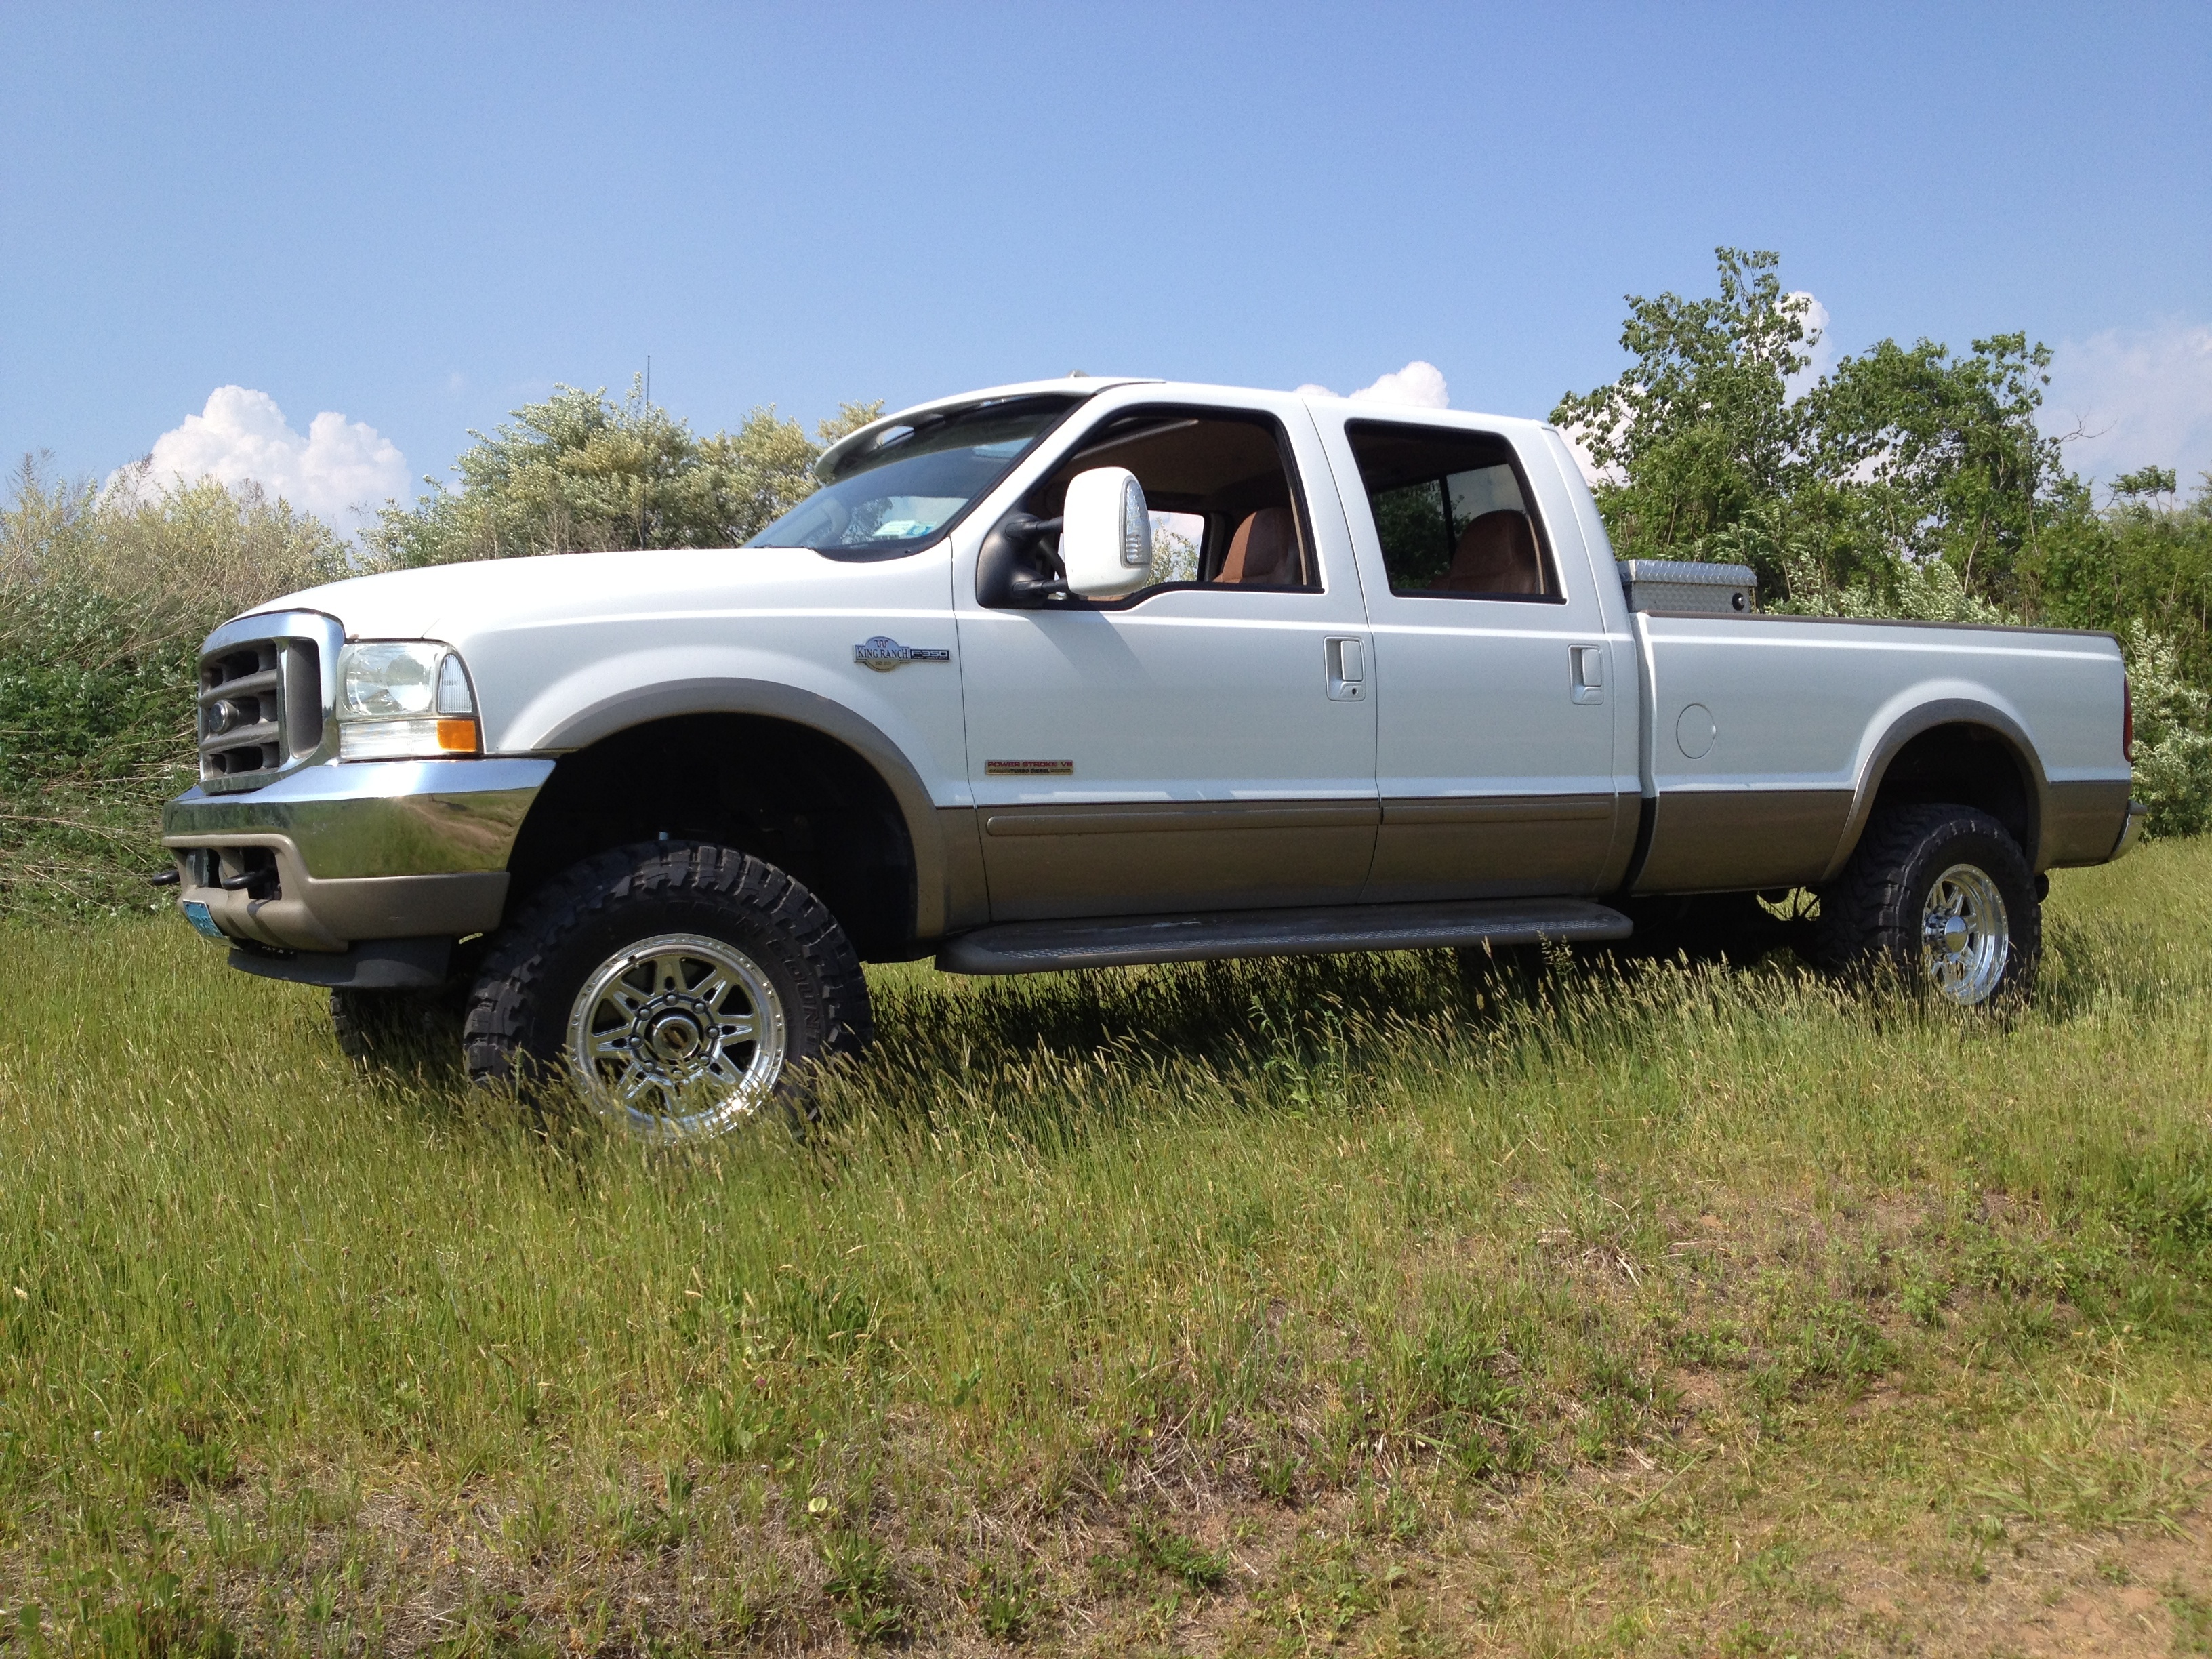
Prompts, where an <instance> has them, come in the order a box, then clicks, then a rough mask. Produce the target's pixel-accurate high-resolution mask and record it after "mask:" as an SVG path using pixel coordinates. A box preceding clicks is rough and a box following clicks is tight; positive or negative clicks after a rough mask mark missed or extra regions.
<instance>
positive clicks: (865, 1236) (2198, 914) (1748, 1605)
mask: <svg viewBox="0 0 2212 1659" xmlns="http://www.w3.org/2000/svg"><path fill="white" fill-rule="evenodd" d="M2050 917H2051V920H2050V931H2049V938H2050V940H2051V954H2050V957H2049V960H2048V963H2047V965H2046V969H2045V988H2044V990H2043V993H2042V994H2041V995H2040V997H2039V1000H2038V1002H2037V1004H2036V1006H2034V1007H2033V1008H2032V1009H2030V1010H2028V1011H2026V1012H2021V1013H2020V1014H2018V1015H2017V1016H2015V1018H2012V1019H2010V1020H2009V1021H2008V1022H1994V1021H1987V1020H1961V1019H1954V1018H1948V1017H1945V1016H1941V1015H1935V1014H1929V1013H1923V1012H1917V1011H1915V1010H1913V1009H1911V1008H1909V1007H1905V1006H1899V1004H1896V1003H1894V1002H1885V1001H1883V1000H1862V999H1858V998H1855V997H1852V996H1848V995H1844V994H1840V993H1838V992H1837V991H1835V990H1833V989H1832V988H1830V987H1827V986H1826V985H1824V984H1823V983H1821V982H1820V981H1815V980H1813V979H1810V978H1808V977H1807V976H1805V975H1802V974H1801V973H1800V972H1798V971H1797V970H1796V969H1795V968H1793V967H1791V966H1790V965H1788V964H1786V963H1767V964H1765V965H1764V966H1762V967H1760V968H1758V969H1753V970H1750V971H1747V972H1746V971H1703V970H1701V971H1694V972H1693V971H1689V970H1686V969H1675V968H1664V967H1662V968H1658V969H1637V970H1633V971H1631V972H1629V973H1627V974H1626V975H1622V974H1619V973H1615V972H1613V971H1611V970H1603V971H1601V970H1596V969H1577V968H1572V967H1564V966H1563V967H1561V968H1559V969H1556V970H1555V971H1554V972H1553V973H1552V974H1551V975H1547V977H1546V978H1545V979H1544V980H1543V981H1541V982H1540V983H1534V984H1531V983H1528V982H1525V981H1514V982H1508V981H1498V980H1494V979H1487V978H1485V977H1482V976H1480V975H1476V976H1465V975H1462V973H1461V972H1460V971H1459V970H1458V969H1457V968H1456V966H1455V963H1454V962H1453V960H1452V958H1451V957H1449V956H1438V957H1412V956H1407V957H1375V958H1355V959H1347V960H1342V961H1334V962H1311V963H1274V964H1254V965H1238V966H1225V967H1212V968H1204V969H1198V968H1193V969H1152V970H1136V971H1128V972H1123V973H1117V974H1112V975H1096V976H1077V975H1069V976H1054V977H1049V978H1040V979H1036V980H1031V981H997V982H985V981H961V980H957V979H951V978H945V977H940V976H939V975H934V974H933V973H931V972H930V971H928V970H927V969H921V968H912V969H890V970H884V971H880V972H878V973H877V975H876V977H875V980H874V983H875V987H876V992H877V997H878V1026H879V1029H880V1030H881V1031H882V1032H883V1034H884V1041H883V1043H882V1046H881V1048H879V1050H878V1052H877V1054H876V1055H875V1056H874V1058H873V1059H872V1060H871V1062H870V1063H869V1064H868V1065H867V1066H866V1068H865V1069H862V1070H860V1071H857V1072H855V1073H853V1074H851V1075H849V1076H847V1077H843V1078H841V1079H836V1080H835V1082H834V1083H833V1085H832V1086H831V1088H830V1089H829V1099H828V1115H827V1121H825V1123H824V1125H823V1127H822V1128H821V1130H820V1131H819V1132H818V1133H816V1134H815V1135H813V1136H812V1137H811V1138H810V1139H808V1140H806V1141H805V1142H804V1143H800V1142H797V1141H794V1140H793V1139H792V1138H791V1137H790V1136H788V1135H787V1134H786V1133H782V1132H781V1130H778V1129H776V1128H775V1127H770V1126H763V1127H762V1128H761V1129H760V1130H759V1131H758V1132H757V1133H749V1134H746V1135H744V1136H740V1137H738V1138H737V1139H734V1140H733V1141H732V1142H730V1143H728V1144H726V1145H724V1146H721V1147H720V1148H718V1149H717V1150H715V1151H714V1152H711V1153H706V1154H702V1155H696V1156H690V1155H686V1156H668V1155H645V1154H641V1153H640V1152H637V1151H635V1150H633V1149H630V1148H628V1147H625V1146H622V1145H619V1144H616V1143H612V1142H610V1141H608V1140H607V1139H604V1138H602V1137H601V1136H599V1134H598V1133H596V1131H594V1130H593V1129H592V1128H591V1127H588V1126H586V1125H582V1124H580V1123H577V1122H574V1121H552V1122H548V1123H540V1124H533V1123H532V1122H529V1121H525V1120H524V1119H523V1118H522V1117H521V1115H519V1114H517V1113H516V1112H514V1111H513V1110H512V1109H510V1108H508V1107H507V1105H505V1104H503V1103H501V1102H499V1101H497V1100H495V1099H489V1098H484V1097H472V1096H471V1095H470V1094H469V1093H468V1092H467V1091H465V1089H463V1088H462V1087H461V1086H460V1085H459V1082H458V1080H457V1079H456V1078H455V1077H454V1076H453V1073H452V1072H451V1071H450V1070H447V1069H444V1068H442V1067H441V1066H440V1065H438V1064H436V1063H432V1062H427V1061H426V1063H425V1064H424V1065H422V1066H418V1067H415V1068H412V1069H411V1070H409V1071H406V1072H404V1073H402V1072H395V1071H390V1070H387V1071H384V1072H380V1073H361V1072H358V1071H356V1069H355V1068H353V1067H352V1066H350V1065H349V1063H348V1062H346V1061H344V1060H343V1059H342V1058H341V1057H340V1056H339V1055H338V1054H337V1050H336V1048H335V1047H334V1046H333V1044H332V1042H331V1039H330V1036H329V1035H328V1032H327V1029H326V1023H325V1018H324V1013H323V1010H322V1008H321V1006H320V1004H319V1000H318V999H317V998H316V997H315V996H314V995H313V994H310V993H308V992H306V991H302V990H297V989H295V988H292V987H283V986H277V985H273V984H269V983H264V982H260V981H252V980H248V979H246V978H244V977H242V976H240V975H231V974H228V973H227V972H226V971H225V970H223V969H222V966H221V962H220V955H219V953H217V952H215V951H210V950H208V949H206V948H205V947H204V946H203V945H200V944H199V942H198V941H197V939H195V938H194V937H193V936H192V935H191V933H189V932H188V931H187V930H186V929H185V928H184V927H183V926H182V925H181V924H179V923H174V922H171V921H161V922H160V923H150V922H146V921H125V922H117V923H113V924H110V925H106V926H104V927H96V926H88V927H80V928H76V929H33V928H30V927H16V928H14V929H12V930H10V931H5V932H0V1007H4V1008H5V1009H6V1010H7V1013H6V1015H5V1018H4V1019H3V1020H0V1608H4V1614H3V1615H0V1648H7V1649H8V1650H13V1651H22V1652H38V1651H52V1652H64V1651H87V1652H90V1651H99V1652H113V1653H138V1654H144V1655H149V1656H150V1655H185V1654H208V1655H211V1654H221V1653H238V1654H244V1653H257V1652H295V1651H298V1652H314V1653H321V1652H332V1653H336V1652H352V1653H362V1652H370V1653H381V1652H387V1651H410V1650H426V1649H433V1648H435V1649H437V1650H441V1651H448V1652H455V1653H464V1652H465V1653H507V1652H512V1653H554V1652H571V1651H584V1652H599V1653H641V1654H642V1653H668V1654H682V1653H693V1652H702V1651H714V1650H732V1649H746V1648H757V1649H763V1650H805V1649H821V1650H842V1649H849V1648H851V1647H853V1646H855V1645H860V1646H866V1645H869V1644H885V1645H889V1644H901V1643H904V1644H911V1645H913V1646H915V1647H919V1648H921V1649H925V1650H953V1651H962V1652H975V1651H988V1650H994V1649H995V1648H999V1647H1001V1646H1008V1645H1013V1646H1022V1647H1026V1648H1029V1649H1031V1650H1048V1651H1066V1652H1071V1653H1091V1652H1098V1653H1106V1652H1125V1651H1159V1652H1203V1653H1230V1654H1251V1655H1261V1654H1280V1655H1303V1654H1307V1653H1314V1652H1322V1651H1328V1650H1332V1649H1334V1650H1340V1651H1347V1652H1378V1653H1406V1654H1413V1653H1437V1654H1457V1653H1464V1652H1469V1651H1476V1652H1481V1651H1492V1650H1495V1651H1501V1652H1531V1653H1553V1654H1565V1653H1585V1652H1587V1653H1601V1652H1629V1653H1651V1654H1674V1653H1696V1654H1703V1653H1715V1652H1717V1653H1727V1654H1743V1655H1755V1654H1770V1653H1771V1654H1776V1655H1781V1654H1788V1653H1804V1654H1809V1653H1815V1652H1818V1653H1853V1652H1865V1653H1893V1652H1914V1653H1951V1652H1959V1653H1972V1654H1983V1653H2044V1652H2047V1653H2062V1652H2081V1651H2090V1650H2095V1651H2111V1652H2130V1653H2155V1654H2166V1653H2181V1654H2189V1653H2212V1542H2208V1537H2212V1528H2208V1527H2207V1525H2206V1522H2205V1520H2204V1518H2203V1508H2202V1505H2203V1500H2204V1498H2205V1496H2206V1483H2207V1481H2208V1480H2212V1110H2208V1106H2207V1100H2208V1097H2212V1087H2208V1085H2212V842H2199V843H2186V842H2184V843H2166V844H2158V845H2154V846H2152V847H2150V848H2146V849H2144V851H2142V853H2141V854H2137V855H2136V856H2135V857H2133V858H2131V859H2130V860H2128V861H2127V862H2125V863H2124V864H2121V865H2119V866H2114V867H2113V868H2112V869H2109V870H2104V871H2094V872H2075V873H2064V874H2062V875H2060V876H2059V877H2058V878H2057V886H2056V890H2055V891H2054V893H2053V896H2052V902H2051V911H2050Z"/></svg>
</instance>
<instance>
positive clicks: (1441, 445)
mask: <svg viewBox="0 0 2212 1659" xmlns="http://www.w3.org/2000/svg"><path fill="white" fill-rule="evenodd" d="M1345 435H1346V438H1347V439H1349V440H1350V441H1351V444H1352V454H1353V456H1354V457H1355V458H1356V459H1358V463H1359V476H1360V482H1361V483H1363V484H1364V486H1365V488H1366V491H1367V504H1368V507H1369V508H1370V510H1371V511H1372V512H1373V513H1374V515H1375V533H1376V538H1377V539H1378V540H1379V541H1380V542H1381V543H1382V546H1383V570H1384V572H1385V573H1386V574H1388V576H1389V580H1390V591H1391V592H1393V593H1397V594H1403V595H1407V596H1412V597H1417V598H1421V599H1429V598H1436V599H1521V600H1534V601H1536V602H1538V603H1542V602H1545V601H1550V602H1553V603H1555V604H1556V603H1558V602H1559V601H1560V599H1562V598H1563V597H1564V596H1563V595H1562V593H1561V592H1560V589H1559V576H1558V572H1557V568H1556V566H1555V565H1554V564H1553V561H1552V559H1551V556H1550V553H1549V550H1548V549H1547V547H1546V546H1545V544H1544V538H1543V533H1542V527H1541V524H1540V522H1539V521H1538V520H1537V518H1536V515H1535V513H1534V510H1533V509H1532V507H1531V506H1530V504H1529V500H1528V491H1527V489H1525V488H1524V486H1523V483H1522V477H1521V473H1520V469H1519V465H1518V464H1517V463H1516V461H1515V459H1514V458H1513V451H1512V447H1511V446H1510V445H1509V444H1507V443H1506V441H1504V439H1502V438H1498V437H1493V436H1492V435H1488V434H1486V433H1480V432H1452V431H1447V430H1443V429H1442V428H1435V427H1412V426H1399V425H1396V424H1395V423H1392V422H1381V421H1353V422H1349V423H1348V424H1347V425H1346V428H1345Z"/></svg>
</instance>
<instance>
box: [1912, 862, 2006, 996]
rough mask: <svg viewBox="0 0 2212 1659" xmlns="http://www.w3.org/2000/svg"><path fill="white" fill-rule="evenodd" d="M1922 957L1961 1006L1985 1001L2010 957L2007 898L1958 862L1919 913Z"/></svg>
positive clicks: (1981, 874)
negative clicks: (2006, 913)
mask: <svg viewBox="0 0 2212 1659" xmlns="http://www.w3.org/2000/svg"><path fill="white" fill-rule="evenodd" d="M1920 941H1921V945H1920V955H1921V961H1922V962H1923V964H1924V965H1925V966H1926V968H1927V970H1928V977H1929V980H1930V981H1932V982H1933V983H1934V985H1935V987H1936V989H1937V990H1938V991H1940V992H1942V994H1944V995H1945V996H1947V997H1948V998H1949V999H1950V1000H1952V1001H1954V1002H1955V1003H1958V1004H1960V1006H1965V1007H1972V1006H1973V1005H1975V1004H1976V1003H1979V1002H1986V1001H1987V1000H1989V999H1990V995H1991V994H1993V993H1994V992H1995V991H1996V988H1997V981H1999V980H2001V979H2002V978H2003V977H2004V970H2005V964H2006V963H2008V962H2009V961H2010V960H2011V959H2012V927H2011V924H2010V922H2009V921H2008V919H2007V917H2006V915H2005V902H2004V895H2002V893H2000V892H1998V891H1997V884H1996V882H1994V881H1992V880H1991V879H1990V877H1989V875H1988V873H1987V872H1984V871H1981V870H1978V869H1976V868H1975V867H1974V866H1972V865H1971V864H1954V865H1953V866H1951V867H1950V868H1949V869H1948V870H1946V871H1945V872H1943V873H1942V875H1940V876H1938V877H1936V881H1935V884H1934V885H1933V886H1931V887H1930V888H1929V890H1928V902H1926V903H1925V904H1924V905H1923V906H1922V907H1921V910H1920Z"/></svg>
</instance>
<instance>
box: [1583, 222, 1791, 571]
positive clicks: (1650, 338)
mask: <svg viewBox="0 0 2212 1659" xmlns="http://www.w3.org/2000/svg"><path fill="white" fill-rule="evenodd" d="M1714 252H1715V256H1716V258H1717V260H1718V262H1719V266H1720V293H1719V295H1718V296H1717V297H1716V298H1712V299H1699V300H1685V299H1683V298H1682V297H1681V296H1680V295H1676V294H1662V295H1660V296H1659V297H1658V298H1657V299H1656V300H1652V299H1645V298H1644V297H1643V296H1641V295H1633V294H1632V295H1629V296H1628V320H1627V322H1626V325H1624V326H1623V328H1622V330H1621V335H1620V343H1621V348H1622V349H1624V350H1626V352H1628V353H1629V355H1630V356H1632V358H1633V359H1634V362H1632V364H1631V365H1630V366H1629V368H1627V370H1626V372H1624V373H1623V374H1621V376H1620V379H1618V380H1615V381H1613V383H1612V384H1611V385H1610V386H1600V387H1598V388H1597V389H1596V390H1595V391H1593V392H1584V393H1582V394H1581V395H1579V396H1577V395H1575V394H1572V393H1570V394H1569V395H1568V396H1566V397H1565V398H1561V399H1560V400H1559V406H1558V407H1557V408H1556V409H1554V410H1553V411H1552V419H1553V422H1555V423H1557V424H1558V425H1559V426H1562V427H1565V428H1569V429H1571V430H1572V431H1573V432H1575V433H1576V435H1577V437H1578V438H1579V440H1580V441H1581V442H1582V444H1583V447H1584V448H1585V449H1586V450H1587V451H1588V452H1589V455H1590V457H1591V459H1593V460H1595V462H1596V463H1597V465H1599V467H1600V468H1601V469H1602V470H1603V471H1604V472H1605V473H1606V474H1607V482H1605V483H1601V485H1600V486H1599V489H1598V499H1599V505H1600V507H1601V509H1602V510H1603V512H1604V513H1605V518H1606V524H1607V528H1608V529H1609V530H1610V531H1611V532H1612V534H1613V543H1614V546H1615V549H1616V550H1618V551H1619V552H1620V554H1621V556H1623V557H1626V558H1697V557H1700V556H1703V554H1702V553H1701V551H1700V544H1702V543H1703V542H1704V541H1705V538H1708V537H1710V536H1711V535H1713V534H1714V533H1715V532H1721V531H1725V530H1727V529H1729V528H1730V527H1731V526H1734V525H1735V524H1736V523H1737V522H1738V521H1739V520H1741V518H1742V517H1743V515H1744V514H1745V513H1747V512H1749V511H1750V510H1751V509H1752V508H1753V507H1756V506H1758V505H1759V503H1761V502H1763V501H1771V500H1774V499H1776V498H1778V497H1780V496H1784V495H1788V494H1789V493H1790V491H1791V490H1792V489H1795V488H1796V485H1797V483H1798V482H1799V480H1800V478H1801V477H1802V473H1803V471H1804V466H1803V458H1802V439H1803V433H1802V428H1803V422H1802V415H1801V413H1800V411H1799V410H1798V409H1797V408H1796V406H1795V405H1794V404H1792V402H1791V400H1790V378H1791V377H1792V376H1793V375H1796V374H1798V373H1799V372H1800V371H1802V369H1803V368H1806V366H1807V365H1808V362H1810V357H1809V352H1810V350H1811V348H1812V347H1813V346H1814V344H1815V343H1817V342H1818V339H1819V335H1818V332H1817V331H1815V330H1814V329H1811V328H1809V327H1808V325H1807V324H1806V320H1805V316H1806V312H1807V309H1808V307H1809V306H1810V304H1811V301H1810V300H1809V299H1808V297H1807V296H1806V295H1798V294H1785V293H1784V292H1783V289H1782V283H1781V280H1780V278H1779V277H1778V276H1777V275H1776V268H1777V266H1778V264H1780V258H1779V256H1778V255H1776V254H1773V253H1769V252H1744V251H1743V250H1742V249H1740V248H1731V247H1723V248H1717V249H1716V250H1714Z"/></svg>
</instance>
